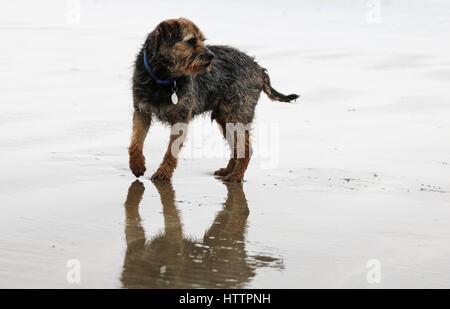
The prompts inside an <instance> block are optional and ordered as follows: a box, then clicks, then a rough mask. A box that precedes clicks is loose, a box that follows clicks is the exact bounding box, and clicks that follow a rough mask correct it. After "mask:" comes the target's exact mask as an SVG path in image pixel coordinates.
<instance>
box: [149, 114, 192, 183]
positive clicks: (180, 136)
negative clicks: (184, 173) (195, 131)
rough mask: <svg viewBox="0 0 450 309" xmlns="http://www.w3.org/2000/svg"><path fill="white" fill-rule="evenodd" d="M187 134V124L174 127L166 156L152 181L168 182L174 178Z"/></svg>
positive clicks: (181, 123) (177, 124)
mask: <svg viewBox="0 0 450 309" xmlns="http://www.w3.org/2000/svg"><path fill="white" fill-rule="evenodd" d="M186 134H187V123H183V122H179V123H176V124H174V125H172V128H171V132H170V140H169V145H168V146H167V150H166V154H165V155H164V159H163V160H162V162H161V164H160V165H159V168H158V170H157V171H156V172H155V173H154V174H153V176H152V180H164V181H168V180H170V179H171V178H172V174H173V171H174V170H175V168H176V167H177V163H178V154H179V153H180V150H181V147H182V146H183V143H184V141H185V139H186Z"/></svg>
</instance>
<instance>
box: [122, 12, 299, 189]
mask: <svg viewBox="0 0 450 309" xmlns="http://www.w3.org/2000/svg"><path fill="white" fill-rule="evenodd" d="M261 91H264V93H265V94H266V95H267V96H268V97H269V98H270V99H271V100H273V101H281V102H291V101H293V100H295V99H297V98H298V95H296V94H290V95H283V94H281V93H279V92H278V91H276V90H275V89H273V88H272V86H271V84H270V78H269V75H268V74H267V71H266V69H264V68H262V67H261V66H259V64H258V63H256V61H255V60H254V58H252V57H250V56H248V55H246V54H245V53H243V52H241V51H239V50H237V49H235V48H232V47H229V46H218V45H205V37H204V35H203V33H202V32H201V31H200V29H199V28H198V27H197V26H196V25H195V24H194V23H193V22H192V21H190V20H188V19H185V18H178V19H169V20H165V21H163V22H161V23H160V24H159V25H158V26H157V27H156V28H155V29H154V30H153V31H152V32H150V33H149V34H148V36H147V39H146V40H145V42H144V44H143V46H142V48H141V50H140V51H139V53H138V55H137V56H136V60H135V63H134V73H133V80H132V93H133V106H134V114H133V129H132V135H131V143H130V146H129V148H128V152H129V163H130V169H131V171H132V172H133V174H134V175H135V176H136V177H140V176H142V175H143V174H144V172H145V170H146V168H145V157H144V155H143V153H142V152H143V146H144V141H145V138H146V135H147V133H148V130H149V128H150V125H151V123H152V120H153V119H152V118H157V119H159V120H160V121H162V122H163V123H166V124H169V125H170V126H172V129H173V130H172V132H171V135H170V140H169V145H168V148H167V151H166V153H165V155H164V159H163V161H162V162H161V164H160V166H159V168H158V169H157V171H156V172H155V173H154V174H153V176H152V177H151V179H152V180H153V181H156V180H163V181H169V180H170V179H171V178H172V175H173V172H174V170H175V168H176V166H177V158H178V151H179V150H180V148H181V146H182V144H183V141H184V138H185V135H186V132H185V130H181V131H180V130H179V129H177V126H176V125H177V124H180V123H181V124H186V125H187V124H188V123H189V121H190V120H191V119H192V117H195V116H197V115H200V114H202V113H205V112H211V121H216V122H217V123H218V124H219V127H220V128H221V131H222V134H223V135H224V137H225V138H226V139H227V142H228V144H229V145H230V147H231V149H232V151H231V157H230V160H229V162H228V165H227V166H226V167H225V168H221V169H219V170H217V171H215V173H214V174H215V175H217V176H219V177H223V180H224V181H227V182H241V181H242V180H243V178H244V173H245V171H246V169H247V166H248V164H249V162H250V157H251V144H250V132H249V129H248V128H249V126H250V125H251V123H252V120H253V117H254V113H255V107H256V104H257V102H258V99H259V96H260V94H261ZM230 124H231V126H229V125H230ZM237 124H242V125H244V126H245V128H246V130H245V132H244V133H243V135H242V136H243V137H244V142H243V143H242V144H243V145H244V148H245V149H242V150H241V151H239V149H238V147H237V143H238V139H239V138H238V133H239V132H236V131H233V132H231V133H230V127H231V130H232V129H233V128H235V127H233V126H234V125H237ZM178 128H179V127H178ZM180 132H182V133H180Z"/></svg>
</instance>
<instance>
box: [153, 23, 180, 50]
mask: <svg viewBox="0 0 450 309" xmlns="http://www.w3.org/2000/svg"><path fill="white" fill-rule="evenodd" d="M181 39H182V29H181V25H180V23H179V22H178V21H176V20H173V19H172V20H166V21H163V22H161V23H160V24H159V25H158V26H157V27H156V29H155V47H156V48H157V49H158V48H159V47H161V46H162V45H164V44H165V45H168V46H172V45H174V44H175V43H176V42H177V41H181Z"/></svg>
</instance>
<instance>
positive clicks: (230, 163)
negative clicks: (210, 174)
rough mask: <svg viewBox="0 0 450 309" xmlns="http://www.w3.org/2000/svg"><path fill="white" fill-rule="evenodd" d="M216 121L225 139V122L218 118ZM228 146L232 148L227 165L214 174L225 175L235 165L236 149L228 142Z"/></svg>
mask: <svg viewBox="0 0 450 309" xmlns="http://www.w3.org/2000/svg"><path fill="white" fill-rule="evenodd" d="M216 122H217V123H218V124H219V127H220V129H221V131H222V134H223V137H224V138H225V139H227V136H226V135H227V134H226V126H225V123H224V122H222V121H219V120H216ZM230 147H231V148H232V150H231V157H230V160H229V161H228V164H227V166H226V167H224V168H220V169H218V170H217V171H215V172H214V175H216V176H226V175H228V174H230V173H231V172H232V171H233V170H234V167H235V165H236V159H235V158H236V151H237V150H236V148H235V147H234V145H233V144H230ZM233 149H234V150H233Z"/></svg>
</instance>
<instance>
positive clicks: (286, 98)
mask: <svg viewBox="0 0 450 309" xmlns="http://www.w3.org/2000/svg"><path fill="white" fill-rule="evenodd" d="M262 72H263V79H264V85H263V91H264V92H265V94H267V96H268V97H269V99H271V100H272V101H280V102H291V101H292V100H296V99H298V97H299V96H298V95H296V94H290V95H284V94H282V93H279V92H278V91H276V90H275V89H273V88H272V86H271V85H270V77H269V74H267V70H266V69H262Z"/></svg>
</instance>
